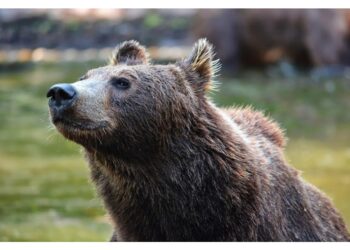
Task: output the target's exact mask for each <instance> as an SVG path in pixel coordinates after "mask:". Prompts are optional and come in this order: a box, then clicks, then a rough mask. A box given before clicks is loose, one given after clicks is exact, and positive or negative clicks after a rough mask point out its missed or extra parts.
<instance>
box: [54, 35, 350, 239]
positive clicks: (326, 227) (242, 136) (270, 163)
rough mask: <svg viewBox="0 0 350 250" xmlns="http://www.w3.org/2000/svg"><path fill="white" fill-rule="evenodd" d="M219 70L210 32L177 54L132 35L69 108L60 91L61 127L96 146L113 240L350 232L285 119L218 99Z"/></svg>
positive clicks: (96, 175)
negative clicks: (294, 149)
mask: <svg viewBox="0 0 350 250" xmlns="http://www.w3.org/2000/svg"><path fill="white" fill-rule="evenodd" d="M217 69H218V64H217V62H216V61H214V60H213V51H212V46H211V45H210V44H209V43H208V42H207V41H206V40H204V39H202V40H199V41H198V42H197V43H196V44H195V46H194V48H193V51H192V53H191V55H189V57H188V58H186V59H184V60H182V61H179V62H177V63H176V64H170V65H152V64H150V63H149V60H148V56H147V54H146V51H145V48H143V47H142V46H140V45H139V44H138V43H137V42H135V41H128V42H125V43H123V44H121V45H120V46H119V47H118V48H117V50H116V51H115V54H114V55H113V57H112V58H111V65H109V66H105V67H102V68H98V69H93V70H90V71H89V72H88V73H87V74H86V75H85V76H83V77H82V78H81V79H80V80H79V81H78V82H77V83H74V84H72V86H73V87H74V88H75V90H76V92H77V95H76V96H75V97H74V98H75V99H74V100H73V101H72V102H69V105H66V106H64V109H63V108H62V107H59V108H57V107H55V105H54V103H55V100H54V98H56V97H55V96H53V95H52V94H51V95H52V96H53V97H52V98H51V99H52V100H50V103H51V104H50V112H51V116H52V120H53V122H54V124H55V126H56V127H57V129H58V130H59V131H60V132H61V133H62V134H63V135H64V136H65V137H66V138H68V139H70V140H73V141H75V142H77V143H79V144H81V145H82V146H83V147H84V148H85V152H86V158H87V159H88V162H89V165H90V169H91V176H92V179H93V182H94V183H95V184H96V186H97V190H98V193H99V194H100V195H101V197H102V199H103V201H104V204H105V206H106V209H107V210H108V213H109V215H110V217H111V219H112V221H113V225H114V234H113V236H112V239H111V240H112V241H346V240H349V239H350V237H349V233H348V232H347V229H346V226H345V224H344V221H343V220H342V218H341V216H340V215H339V213H338V212H337V211H336V209H335V208H334V207H333V205H332V203H331V202H330V201H329V199H328V198H327V197H326V196H325V195H324V194H322V193H321V192H320V191H318V190H317V189H316V188H315V187H313V186H312V185H310V184H308V183H306V182H305V181H304V180H303V179H302V178H301V177H300V176H299V174H298V172H297V171H296V170H295V169H294V168H292V167H290V166H288V164H287V163H286V161H285V159H284V157H283V146H284V144H285V140H284V136H283V133H282V132H281V130H280V128H279V127H278V125H277V124H276V123H274V122H273V121H271V120H270V119H268V118H266V117H265V116H264V115H263V114H261V113H260V112H257V111H254V110H253V109H251V108H231V109H219V108H217V107H216V106H215V105H213V104H212V102H211V101H210V100H208V98H207V97H206V92H207V90H208V89H210V86H212V78H213V76H214V74H215V72H216V71H217ZM57 98H58V97H57ZM65 98H67V97H65Z"/></svg>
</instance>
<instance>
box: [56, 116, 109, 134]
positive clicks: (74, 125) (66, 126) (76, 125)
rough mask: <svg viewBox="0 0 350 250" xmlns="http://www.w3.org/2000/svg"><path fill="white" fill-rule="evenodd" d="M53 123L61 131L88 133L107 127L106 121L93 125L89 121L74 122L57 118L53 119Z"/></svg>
mask: <svg viewBox="0 0 350 250" xmlns="http://www.w3.org/2000/svg"><path fill="white" fill-rule="evenodd" d="M52 122H53V124H55V126H56V127H60V129H62V130H70V129H75V130H81V131H87V130H98V129H102V128H106V127H107V122H106V121H102V122H98V123H97V124H93V123H92V122H91V121H87V120H81V121H73V120H68V119H65V118H62V117H55V118H53V120H52Z"/></svg>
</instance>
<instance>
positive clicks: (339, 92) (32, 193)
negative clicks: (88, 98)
mask: <svg viewBox="0 0 350 250" xmlns="http://www.w3.org/2000/svg"><path fill="white" fill-rule="evenodd" d="M199 37H207V38H208V39H209V41H210V42H212V43H213V44H214V45H215V48H216V52H217V58H219V59H220V60H221V62H222V66H223V68H222V71H221V73H220V76H219V77H218V81H219V82H220V83H221V86H220V89H219V90H218V91H216V92H213V93H211V96H212V98H213V100H214V101H215V103H217V104H218V105H219V106H231V105H239V106H242V105H252V106H253V107H255V108H256V109H259V110H263V111H265V113H266V114H267V115H270V116H271V117H272V118H273V119H275V120H276V121H278V122H279V123H280V124H281V126H282V127H283V128H284V129H285V132H286V135H287V136H288V137H289V142H288V145H287V148H286V158H287V159H288V161H289V163H290V164H291V165H293V166H294V167H295V168H297V169H299V170H301V171H302V175H303V177H304V178H305V179H307V180H308V181H310V182H311V183H313V184H314V185H316V186H317V187H319V188H320V189H321V190H323V191H324V192H325V193H326V194H327V195H329V196H330V197H331V198H332V199H333V202H334V203H335V205H336V207H337V208H338V209H339V210H340V212H341V213H342V215H343V216H344V218H345V220H346V222H347V224H348V225H350V197H349V191H350V84H349V81H350V67H349V66H350V10H335V9H334V10H325V9H323V10H277V9H275V10H268V9H265V10H254V9H251V10H230V9H226V10H220V9H217V10H190V9H181V10H180V9H179V10H176V9H167V10H165V9H164V10H163V9H154V10H152V9H148V10H145V9H0V240H1V241H106V240H108V239H109V237H110V234H111V227H110V225H109V224H108V219H107V217H106V216H105V212H104V209H103V207H102V205H101V201H100V200H99V199H98V198H97V197H96V194H95V191H94V188H93V185H92V184H91V183H90V181H89V173H88V168H87V166H86V163H85V162H84V160H83V156H82V154H81V151H80V148H79V147H78V146H77V145H75V144H73V143H71V142H68V141H66V140H64V139H63V138H62V136H60V135H59V134H58V133H57V132H56V131H55V130H54V129H52V127H51V126H50V122H49V118H48V110H47V100H46V97H45V95H46V91H47V89H48V88H49V86H51V85H52V84H54V83H57V82H73V81H76V80H77V79H78V78H79V76H81V75H83V74H84V73H85V72H86V71H87V70H88V69H90V68H93V67H97V66H102V65H105V64H106V62H107V61H108V58H109V56H110V54H111V51H112V50H113V47H114V46H115V45H116V44H117V43H119V42H122V41H124V40H128V39H136V40H138V41H140V43H142V44H144V45H146V46H147V47H148V48H149V52H150V54H151V57H152V58H153V61H154V62H159V63H168V62H171V61H174V60H178V59H181V58H183V57H185V56H186V55H187V53H188V52H189V51H190V48H191V45H192V44H193V42H194V41H195V40H196V39H197V38H199Z"/></svg>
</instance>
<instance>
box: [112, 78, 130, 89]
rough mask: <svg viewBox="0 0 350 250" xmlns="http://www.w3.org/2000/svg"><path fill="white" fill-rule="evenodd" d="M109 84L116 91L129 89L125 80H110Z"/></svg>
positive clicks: (128, 83) (127, 81)
mask: <svg viewBox="0 0 350 250" xmlns="http://www.w3.org/2000/svg"><path fill="white" fill-rule="evenodd" d="M111 83H112V85H113V86H114V87H116V88H118V89H127V88H129V87H130V82H129V80H128V79H126V78H112V79H111Z"/></svg>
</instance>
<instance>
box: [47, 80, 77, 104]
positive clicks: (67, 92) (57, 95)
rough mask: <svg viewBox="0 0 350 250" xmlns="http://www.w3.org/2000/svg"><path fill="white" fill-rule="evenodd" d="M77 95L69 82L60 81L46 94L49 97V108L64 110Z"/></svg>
mask: <svg viewBox="0 0 350 250" xmlns="http://www.w3.org/2000/svg"><path fill="white" fill-rule="evenodd" d="M76 96H77V91H76V90H75V88H74V87H73V86H72V85H71V84H66V83H60V84H55V85H53V86H52V87H51V88H50V89H49V91H48V92H47V94H46V97H50V100H49V106H50V108H55V109H60V110H64V109H66V108H68V107H69V106H71V104H72V103H73V100H74V99H75V98H76Z"/></svg>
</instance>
